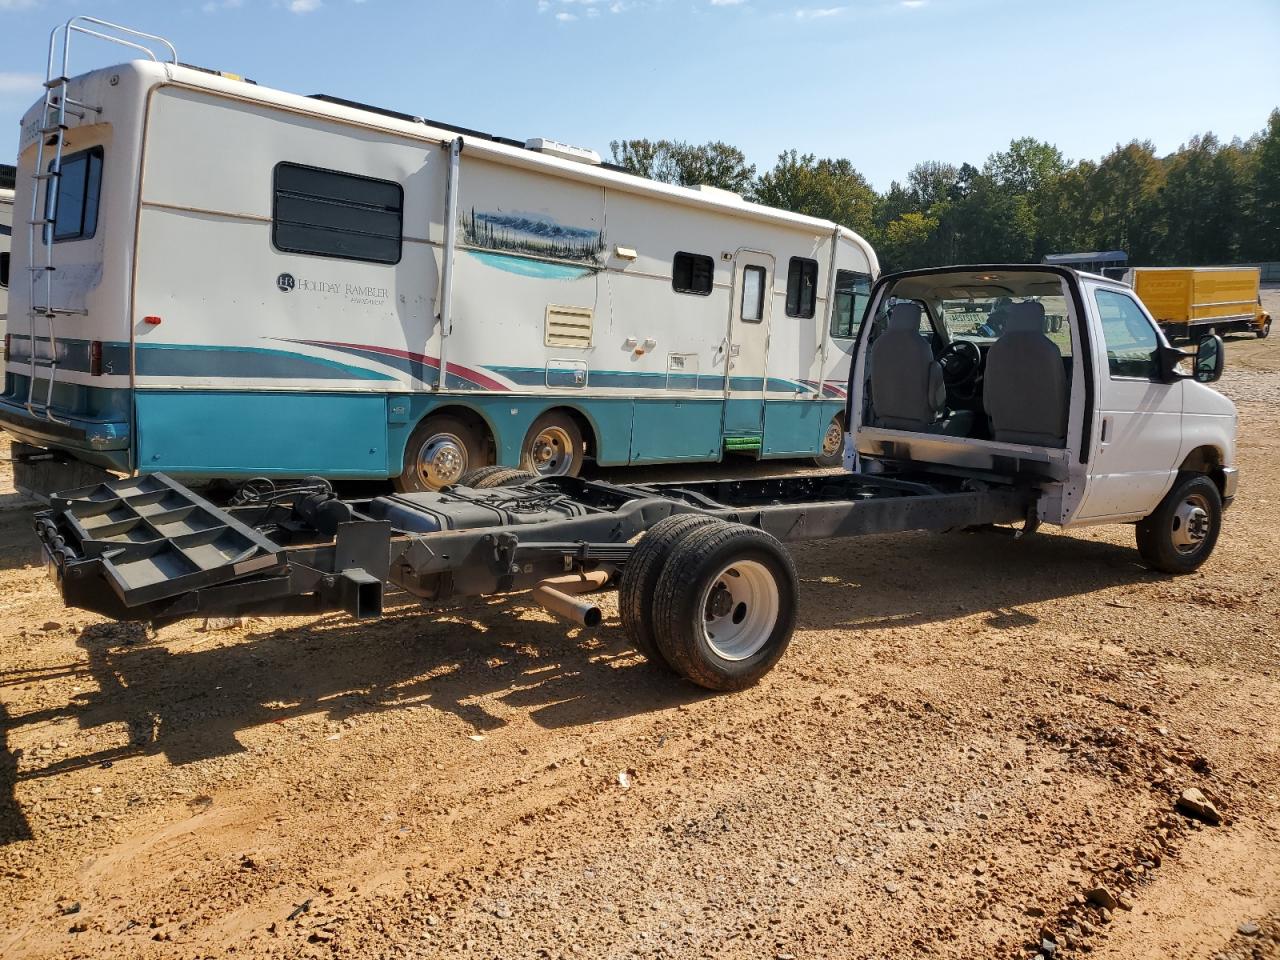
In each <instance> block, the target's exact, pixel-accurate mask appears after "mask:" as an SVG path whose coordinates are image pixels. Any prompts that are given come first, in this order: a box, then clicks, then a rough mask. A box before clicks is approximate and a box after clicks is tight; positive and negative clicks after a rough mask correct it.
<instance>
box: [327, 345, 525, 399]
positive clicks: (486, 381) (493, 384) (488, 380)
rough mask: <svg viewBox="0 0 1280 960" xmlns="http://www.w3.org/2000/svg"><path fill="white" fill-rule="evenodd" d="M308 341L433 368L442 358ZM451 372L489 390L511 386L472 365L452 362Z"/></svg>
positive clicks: (366, 346)
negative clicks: (377, 354) (475, 368)
mask: <svg viewBox="0 0 1280 960" xmlns="http://www.w3.org/2000/svg"><path fill="white" fill-rule="evenodd" d="M307 343H313V344H316V345H317V346H322V347H350V348H351V349H352V350H368V351H369V352H370V353H380V354H383V355H384V356H388V357H399V358H400V359H401V360H412V361H413V362H414V363H421V364H422V365H423V366H427V367H431V368H432V369H433V370H439V369H440V360H439V358H437V357H429V356H427V355H426V354H425V353H412V352H410V351H408V350H397V349H395V348H394V347H375V346H373V344H369V343H340V342H338V341H336V340H308V341H307ZM448 372H449V373H452V374H455V375H457V376H460V377H462V378H463V379H464V380H470V381H471V382H472V383H474V384H476V385H477V386H480V387H484V388H485V389H487V390H507V391H509V390H510V389H511V388H510V387H508V386H507V385H506V384H504V383H500V382H498V381H497V380H494V379H493V378H492V377H490V376H487V375H485V374H483V373H481V372H480V371H478V370H473V369H471V368H470V367H464V366H462V364H460V363H450V364H449V370H448Z"/></svg>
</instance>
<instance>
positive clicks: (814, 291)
mask: <svg viewBox="0 0 1280 960" xmlns="http://www.w3.org/2000/svg"><path fill="white" fill-rule="evenodd" d="M817 302H818V261H817V260H809V259H806V258H805V257H792V258H791V266H790V268H789V269H788V270H787V316H788V317H803V318H804V319H806V320H807V319H809V318H810V317H812V316H813V314H814V311H815V310H816V309H817Z"/></svg>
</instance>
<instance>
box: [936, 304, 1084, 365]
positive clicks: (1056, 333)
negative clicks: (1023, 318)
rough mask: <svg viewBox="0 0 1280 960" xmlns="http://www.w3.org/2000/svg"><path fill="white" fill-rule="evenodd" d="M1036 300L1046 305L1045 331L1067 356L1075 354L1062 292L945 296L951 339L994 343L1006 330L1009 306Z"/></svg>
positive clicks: (944, 311) (942, 308) (945, 323)
mask: <svg viewBox="0 0 1280 960" xmlns="http://www.w3.org/2000/svg"><path fill="white" fill-rule="evenodd" d="M1028 301H1030V302H1034V303H1038V304H1040V305H1041V306H1042V307H1043V308H1044V325H1045V330H1044V332H1045V335H1046V336H1047V337H1048V338H1049V339H1050V340H1052V341H1053V342H1054V343H1055V344H1057V346H1058V349H1059V350H1060V351H1061V352H1062V355H1063V356H1064V357H1066V356H1070V355H1071V333H1070V331H1069V330H1068V328H1067V299H1066V297H1064V296H1062V295H1061V294H1058V295H1055V296H1033V297H1008V296H999V297H971V298H966V299H963V300H942V301H941V302H940V304H939V308H940V312H941V314H942V323H943V326H944V327H945V328H946V332H947V339H948V340H972V341H974V342H976V343H980V344H982V343H993V342H994V341H996V340H998V339H999V338H1000V334H1002V333H1004V328H1005V322H1006V320H1007V319H1008V315H1009V308H1010V307H1012V306H1013V305H1014V304H1015V303H1026V302H1028Z"/></svg>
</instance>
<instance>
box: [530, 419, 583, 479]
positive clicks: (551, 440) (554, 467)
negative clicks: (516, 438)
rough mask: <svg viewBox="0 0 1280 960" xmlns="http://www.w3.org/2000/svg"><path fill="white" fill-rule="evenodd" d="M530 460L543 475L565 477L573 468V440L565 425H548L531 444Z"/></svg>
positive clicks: (536, 470) (538, 472)
mask: <svg viewBox="0 0 1280 960" xmlns="http://www.w3.org/2000/svg"><path fill="white" fill-rule="evenodd" d="M529 460H530V462H531V463H532V464H533V470H534V472H535V473H536V474H538V475H539V476H541V477H563V476H565V475H566V474H568V472H569V471H570V470H571V469H572V468H573V440H572V438H571V437H570V436H569V431H567V430H565V429H564V427H557V426H554V425H552V426H548V427H543V428H542V429H541V430H539V431H538V435H537V436H536V437H534V438H533V443H531V444H529Z"/></svg>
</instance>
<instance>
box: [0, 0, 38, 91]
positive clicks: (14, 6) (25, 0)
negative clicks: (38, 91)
mask: <svg viewBox="0 0 1280 960" xmlns="http://www.w3.org/2000/svg"><path fill="white" fill-rule="evenodd" d="M43 2H44V0H0V10H26V9H27V8H28V7H34V6H36V5H37V4H40V3H43ZM43 82H44V81H43V80H42V81H41V83H43Z"/></svg>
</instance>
